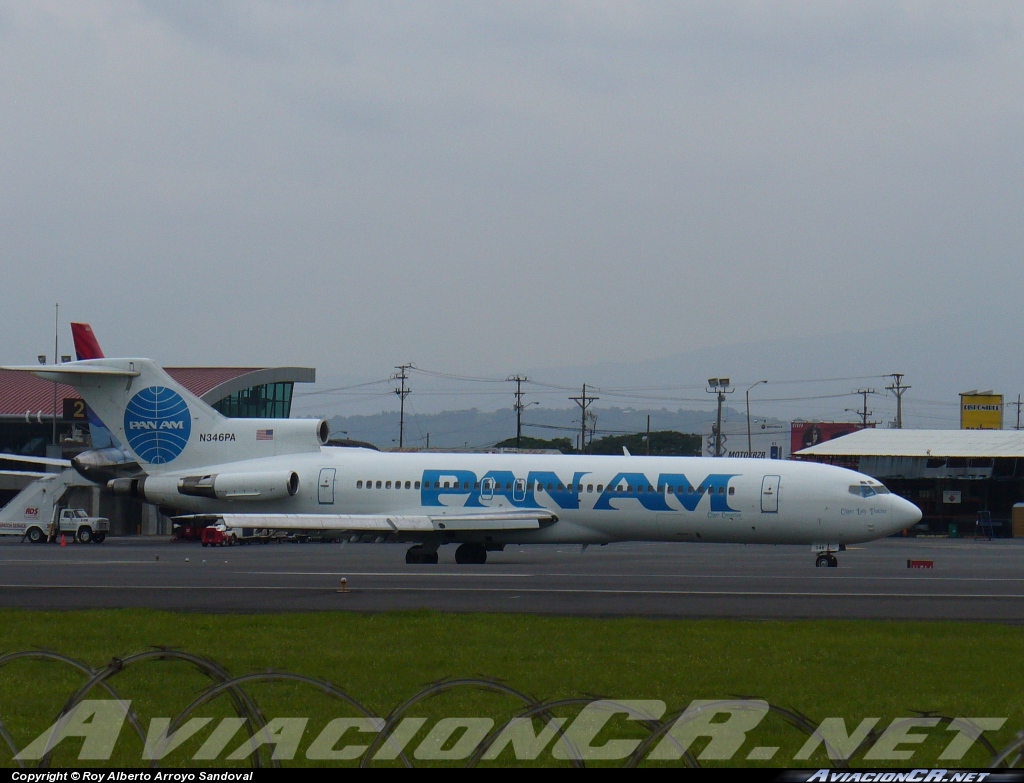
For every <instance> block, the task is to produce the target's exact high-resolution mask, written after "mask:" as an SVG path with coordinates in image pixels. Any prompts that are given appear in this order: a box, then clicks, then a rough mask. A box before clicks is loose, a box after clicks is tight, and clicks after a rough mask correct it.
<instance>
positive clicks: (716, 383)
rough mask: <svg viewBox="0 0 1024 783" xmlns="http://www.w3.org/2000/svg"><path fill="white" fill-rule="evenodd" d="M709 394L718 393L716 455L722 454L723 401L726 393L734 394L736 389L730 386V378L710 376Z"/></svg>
mask: <svg viewBox="0 0 1024 783" xmlns="http://www.w3.org/2000/svg"><path fill="white" fill-rule="evenodd" d="M706 391H707V392H708V394H717V395H718V418H717V419H716V422H715V456H716V457H721V456H722V403H723V402H725V395H726V394H732V393H733V392H734V391H736V390H735V389H730V388H729V379H728V378H708V388H707V389H706Z"/></svg>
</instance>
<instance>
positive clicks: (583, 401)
mask: <svg viewBox="0 0 1024 783" xmlns="http://www.w3.org/2000/svg"><path fill="white" fill-rule="evenodd" d="M569 399H570V400H572V401H573V402H575V403H576V404H577V405H579V406H580V454H582V453H583V452H584V451H585V450H586V448H587V408H589V407H590V403H592V402H594V401H595V400H599V399H601V398H600V397H588V396H587V384H583V394H582V395H581V396H579V397H570V398H569Z"/></svg>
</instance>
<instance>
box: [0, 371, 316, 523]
mask: <svg viewBox="0 0 1024 783" xmlns="http://www.w3.org/2000/svg"><path fill="white" fill-rule="evenodd" d="M164 369H165V370H166V371H167V373H168V374H169V375H170V376H171V377H172V378H174V380H176V381H177V382H178V383H180V384H181V385H182V386H184V387H185V388H186V389H188V390H189V391H190V392H192V393H193V394H195V395H196V396H197V397H199V398H200V399H201V400H203V401H204V402H206V403H207V404H208V405H210V406H212V407H213V408H215V409H216V410H217V411H219V412H220V413H222V414H223V415H224V416H227V417H229V418H274V419H287V418H288V417H289V416H291V408H292V395H293V391H294V386H295V384H296V383H314V382H315V381H316V370H315V369H313V368H311V367H167V368H164ZM92 447H93V444H92V443H91V441H90V439H89V426H88V419H87V417H86V409H85V405H84V402H83V401H82V399H81V397H80V396H79V394H78V393H77V392H76V391H75V390H74V389H72V388H71V387H70V386H65V385H63V384H60V383H53V382H50V381H44V380H42V379H40V378H37V377H35V376H34V375H32V374H30V373H25V372H13V371H10V370H0V505H3V504H5V503H7V502H8V501H9V500H10V499H11V498H13V497H14V495H16V494H17V493H18V492H19V491H20V490H21V489H22V488H23V487H24V486H26V485H27V484H28V483H29V482H30V481H32V478H33V477H32V475H31V474H30V473H26V472H25V471H26V469H28V470H31V469H32V466H30V465H26V464H25V463H24V462H14V461H8V462H4V461H3V455H4V454H13V455H19V456H32V457H59V458H63V459H70V458H71V457H73V456H75V455H76V454H79V453H80V452H82V451H85V450H87V449H90V448H92ZM19 473H21V474H22V475H18V474H19ZM76 492H78V495H77V496H76V497H75V498H73V499H72V500H71V502H70V503H69V505H76V506H81V507H82V508H85V509H87V510H88V511H89V512H90V513H91V514H93V515H97V516H105V517H108V518H109V519H110V520H111V525H112V530H111V533H112V534H113V535H131V534H135V533H161V534H163V533H170V530H169V529H163V528H164V527H166V525H165V524H164V523H163V522H162V521H161V519H160V517H159V514H158V513H157V511H156V509H155V508H154V507H152V506H148V505H144V504H142V503H140V502H138V501H136V500H133V499H131V498H125V497H114V496H111V495H108V494H107V493H101V492H100V490H99V487H95V488H92V489H91V490H77V491H76Z"/></svg>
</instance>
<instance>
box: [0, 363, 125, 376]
mask: <svg viewBox="0 0 1024 783" xmlns="http://www.w3.org/2000/svg"><path fill="white" fill-rule="evenodd" d="M0 370H13V371H15V372H31V373H35V374H36V375H38V376H39V377H40V378H43V379H45V380H47V381H59V380H61V379H62V378H61V376H64V377H68V378H70V377H72V376H75V377H80V376H87V375H102V376H104V377H106V378H110V377H114V378H137V377H138V376H139V375H140V374H141V373H139V371H138V370H122V369H121V368H119V367H101V366H96V365H92V366H89V365H85V364H82V363H80V362H74V363H68V364H22V365H8V366H6V367H0Z"/></svg>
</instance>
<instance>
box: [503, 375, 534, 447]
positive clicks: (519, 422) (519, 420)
mask: <svg viewBox="0 0 1024 783" xmlns="http://www.w3.org/2000/svg"><path fill="white" fill-rule="evenodd" d="M506 380H509V381H515V383H516V392H515V394H516V404H515V406H514V407H515V409H516V448H517V449H518V448H521V445H522V441H523V408H525V407H526V406H525V405H523V395H524V394H525V393H526V392H524V391H523V381H528V380H530V379H529V378H527V377H526V376H521V375H510V376H509V377H508V378H507V379H506Z"/></svg>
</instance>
